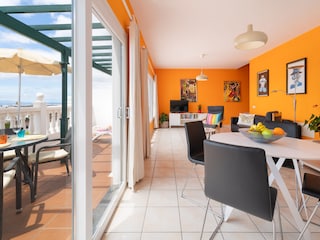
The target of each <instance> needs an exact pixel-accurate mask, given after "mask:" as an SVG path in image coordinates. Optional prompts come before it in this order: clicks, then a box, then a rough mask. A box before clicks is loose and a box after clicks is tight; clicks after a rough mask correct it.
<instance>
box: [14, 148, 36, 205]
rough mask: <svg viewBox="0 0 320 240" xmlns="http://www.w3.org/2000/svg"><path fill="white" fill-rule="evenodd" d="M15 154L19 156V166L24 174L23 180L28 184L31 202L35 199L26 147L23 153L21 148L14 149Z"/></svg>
mask: <svg viewBox="0 0 320 240" xmlns="http://www.w3.org/2000/svg"><path fill="white" fill-rule="evenodd" d="M16 156H18V157H20V164H21V165H20V166H21V170H22V172H23V176H24V182H25V183H27V184H28V185H29V188H30V198H31V202H34V201H35V194H34V184H33V181H32V176H31V174H32V173H31V170H30V167H29V165H28V148H24V154H22V153H21V149H16Z"/></svg>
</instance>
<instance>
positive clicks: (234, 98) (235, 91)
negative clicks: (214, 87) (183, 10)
mask: <svg viewBox="0 0 320 240" xmlns="http://www.w3.org/2000/svg"><path fill="white" fill-rule="evenodd" d="M223 88H224V101H225V102H240V82H238V81H225V82H224V86H223Z"/></svg>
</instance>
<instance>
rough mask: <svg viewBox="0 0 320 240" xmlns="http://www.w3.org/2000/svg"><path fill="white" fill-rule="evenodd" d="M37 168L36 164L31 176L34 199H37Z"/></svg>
mask: <svg viewBox="0 0 320 240" xmlns="http://www.w3.org/2000/svg"><path fill="white" fill-rule="evenodd" d="M38 168H39V164H38V163H37V162H36V163H35V166H34V175H33V187H34V190H33V192H34V197H35V198H36V197H37V186H38Z"/></svg>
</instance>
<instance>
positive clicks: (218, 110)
mask: <svg viewBox="0 0 320 240" xmlns="http://www.w3.org/2000/svg"><path fill="white" fill-rule="evenodd" d="M208 113H221V120H223V115H224V106H208Z"/></svg>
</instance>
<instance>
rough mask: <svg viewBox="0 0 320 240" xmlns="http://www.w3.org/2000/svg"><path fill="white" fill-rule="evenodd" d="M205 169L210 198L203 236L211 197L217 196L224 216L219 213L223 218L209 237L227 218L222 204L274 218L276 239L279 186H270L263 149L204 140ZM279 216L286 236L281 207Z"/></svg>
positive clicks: (216, 198) (259, 215) (216, 199)
mask: <svg viewBox="0 0 320 240" xmlns="http://www.w3.org/2000/svg"><path fill="white" fill-rule="evenodd" d="M204 171H205V177H204V192H205V194H206V196H207V197H208V202H207V207H206V213H205V217H204V221H203V226H202V232H201V238H202V234H203V229H204V225H205V221H206V216H207V212H208V208H209V203H210V200H215V201H217V202H220V203H221V216H220V217H219V216H218V217H219V218H220V222H219V223H218V225H217V227H216V228H215V229H214V231H213V234H212V236H211V238H210V239H213V237H214V236H215V235H216V233H217V232H218V230H219V229H220V227H221V225H222V223H223V221H224V218H223V215H224V212H223V208H222V204H223V205H228V206H231V207H233V208H236V209H238V210H241V211H244V212H246V213H248V214H251V215H254V216H256V217H259V218H262V219H264V220H267V221H271V222H272V223H273V239H276V226H275V222H274V210H275V206H276V200H277V189H276V188H273V187H270V186H269V181H268V169H267V163H266V155H265V151H264V150H263V149H260V148H252V147H244V146H236V145H231V144H225V143H219V142H215V141H210V140H205V141H204ZM278 209H279V207H278ZM278 217H279V223H280V230H281V237H282V238H283V236H282V226H281V219H280V209H279V214H278ZM201 238H200V239H201Z"/></svg>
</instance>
